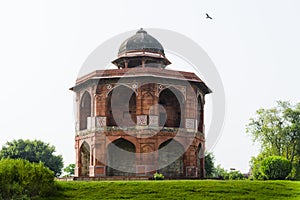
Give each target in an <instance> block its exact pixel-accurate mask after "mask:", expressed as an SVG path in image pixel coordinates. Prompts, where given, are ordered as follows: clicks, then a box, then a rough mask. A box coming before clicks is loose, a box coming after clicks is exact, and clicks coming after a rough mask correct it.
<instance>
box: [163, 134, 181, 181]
mask: <svg viewBox="0 0 300 200" xmlns="http://www.w3.org/2000/svg"><path fill="white" fill-rule="evenodd" d="M183 154H184V148H183V146H182V145H181V144H179V143H178V142H176V141H175V140H173V139H170V140H167V141H166V142H164V143H162V144H161V145H160V146H159V150H158V164H159V173H162V174H163V175H164V176H166V177H182V176H183Z"/></svg>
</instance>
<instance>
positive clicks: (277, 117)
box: [246, 101, 300, 178]
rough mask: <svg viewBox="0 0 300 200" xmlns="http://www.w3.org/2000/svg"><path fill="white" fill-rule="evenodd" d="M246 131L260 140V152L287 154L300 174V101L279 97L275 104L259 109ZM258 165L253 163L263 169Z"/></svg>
mask: <svg viewBox="0 0 300 200" xmlns="http://www.w3.org/2000/svg"><path fill="white" fill-rule="evenodd" d="M246 131H247V133H248V134H250V135H251V136H252V138H253V141H254V142H259V143H260V145H261V155H260V156H262V155H263V156H265V157H267V156H273V155H274V156H282V157H285V158H286V159H287V160H289V161H290V162H292V164H293V178H297V177H299V176H300V170H299V166H300V103H298V104H296V105H292V104H290V103H289V102H283V101H278V102H277V106H276V107H274V108H271V109H259V110H258V111H257V112H256V116H255V117H254V118H251V119H250V123H249V124H248V125H247V129H246ZM258 163H260V162H257V164H258ZM254 168H256V169H259V167H257V166H252V170H254V171H255V172H257V173H259V172H258V171H257V170H256V169H254ZM299 178H300V177H299Z"/></svg>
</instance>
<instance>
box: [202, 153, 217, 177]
mask: <svg viewBox="0 0 300 200" xmlns="http://www.w3.org/2000/svg"><path fill="white" fill-rule="evenodd" d="M204 159H205V175H206V176H207V177H211V176H212V175H213V173H214V170H215V167H214V160H215V158H214V155H213V154H212V153H211V152H209V153H206V155H205V157H204Z"/></svg>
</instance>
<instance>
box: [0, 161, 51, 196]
mask: <svg viewBox="0 0 300 200" xmlns="http://www.w3.org/2000/svg"><path fill="white" fill-rule="evenodd" d="M55 190H56V186H55V182H54V173H53V171H51V170H50V169H49V168H48V167H45V166H44V164H43V163H41V162H40V163H31V162H29V161H27V160H22V159H1V160H0V199H37V198H38V197H42V196H49V195H52V194H54V192H55Z"/></svg>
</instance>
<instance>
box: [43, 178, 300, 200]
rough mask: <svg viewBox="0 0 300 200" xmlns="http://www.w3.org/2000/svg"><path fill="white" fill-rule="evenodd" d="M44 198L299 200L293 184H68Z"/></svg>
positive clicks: (299, 190)
mask: <svg viewBox="0 0 300 200" xmlns="http://www.w3.org/2000/svg"><path fill="white" fill-rule="evenodd" d="M58 185H59V190H58V193H57V194H56V196H55V197H51V198H50V197H48V198H45V199H80V200H84V199H89V200H91V199H272V200H273V199H300V182H299V181H298V182H296V181H294V182H293V181H249V180H244V181H216V180H180V181H98V182H96V181H90V182H86V181H72V182H58Z"/></svg>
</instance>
